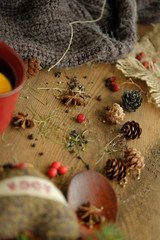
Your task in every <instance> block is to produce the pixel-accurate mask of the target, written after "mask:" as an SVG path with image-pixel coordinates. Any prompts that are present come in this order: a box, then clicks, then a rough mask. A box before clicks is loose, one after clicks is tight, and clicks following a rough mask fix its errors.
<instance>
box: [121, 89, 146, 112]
mask: <svg viewBox="0 0 160 240" xmlns="http://www.w3.org/2000/svg"><path fill="white" fill-rule="evenodd" d="M142 100H143V99H142V94H141V92H140V91H138V90H133V91H126V92H124V93H123V95H122V102H123V103H122V105H123V107H124V108H125V109H127V110H128V111H129V112H135V111H136V109H137V108H139V107H140V106H141V103H142Z"/></svg>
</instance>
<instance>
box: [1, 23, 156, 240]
mask: <svg viewBox="0 0 160 240" xmlns="http://www.w3.org/2000/svg"><path fill="white" fill-rule="evenodd" d="M142 29H143V33H144V32H145V29H144V27H142ZM56 71H58V69H56V70H53V71H50V72H48V71H47V70H46V69H45V70H42V71H41V72H40V73H39V74H38V75H37V76H36V77H34V78H32V79H28V80H27V82H26V84H25V86H24V88H23V90H22V92H21V94H20V96H19V99H18V103H17V106H16V110H15V113H17V112H18V111H21V112H24V113H29V115H30V117H33V115H34V117H35V118H36V119H40V118H46V117H48V116H51V115H52V116H54V117H53V119H54V127H53V128H52V130H51V131H49V132H48V134H47V137H48V138H49V139H48V138H45V137H44V136H43V137H40V135H39V133H40V131H39V128H38V124H36V127H35V128H33V129H26V130H23V129H15V128H14V127H13V126H12V125H10V126H9V127H8V129H7V130H6V131H5V133H4V135H3V136H1V139H0V158H1V164H4V163H8V162H12V161H16V162H17V163H20V162H29V163H33V164H34V166H35V167H36V168H38V169H39V170H40V171H42V172H43V173H45V174H46V173H47V171H48V168H49V166H50V165H51V163H52V162H53V161H57V160H58V161H60V162H61V164H62V165H66V166H67V167H68V168H69V171H68V173H67V174H66V175H64V176H57V177H56V178H54V179H53V180H52V181H54V183H55V184H57V186H58V187H59V188H60V189H62V190H63V191H66V189H67V186H68V183H69V181H70V180H71V178H72V177H73V176H74V175H75V174H77V173H79V172H80V171H83V170H86V168H85V165H84V164H83V162H82V161H81V160H79V159H77V158H76V157H74V155H73V154H71V153H69V152H68V149H67V148H66V146H65V141H64V139H65V138H66V137H67V136H68V134H69V132H70V131H71V130H74V129H76V130H77V131H80V132H81V131H83V130H86V129H87V132H86V137H87V139H88V140H89V143H88V145H87V147H86V150H85V151H84V152H81V153H80V154H81V156H82V158H83V160H84V161H85V162H86V163H87V164H89V165H90V169H91V170H94V171H97V172H100V173H102V174H104V170H103V169H104V166H105V162H106V160H107V159H108V158H109V157H110V155H105V157H104V158H103V159H102V160H101V161H100V163H99V164H97V165H96V162H97V160H98V159H99V154H100V153H102V152H103V150H104V146H105V144H106V143H107V142H109V141H110V140H111V139H113V137H115V136H116V135H117V134H118V133H119V130H120V126H119V125H116V126H110V125H109V124H108V123H107V122H105V123H103V120H104V119H105V114H104V112H105V107H106V106H107V105H110V104H113V103H115V102H117V103H120V104H121V96H122V94H123V92H124V91H125V90H130V89H137V88H136V87H135V86H134V85H127V84H124V81H125V77H124V76H123V74H122V73H121V72H119V71H118V70H117V69H116V68H115V66H114V65H107V64H104V63H99V64H92V65H90V66H80V67H77V68H75V69H66V70H60V71H61V77H60V78H56V77H55V76H54V73H55V72H56ZM113 75H116V76H117V77H118V83H119V84H120V86H121V90H120V91H119V92H115V93H113V92H111V91H110V90H109V89H108V88H106V87H105V81H104V80H105V79H106V78H108V77H111V76H113ZM66 76H68V77H70V78H72V77H74V76H76V77H77V78H78V79H79V80H80V82H81V83H82V84H83V85H84V86H85V88H86V93H87V94H89V95H90V96H91V98H87V99H86V102H88V104H87V105H86V106H85V107H83V106H79V107H72V106H71V107H68V108H67V107H66V106H64V105H63V104H62V103H61V101H60V99H58V98H57V95H59V94H61V93H60V92H58V91H53V90H50V91H47V90H37V89H36V88H40V87H49V88H55V87H58V88H65V89H66V88H67V82H68V81H69V80H68V79H67V78H66ZM84 76H87V78H84ZM136 82H137V83H138V84H139V85H140V86H141V87H142V88H143V90H144V91H145V92H147V87H146V85H145V83H143V82H141V81H138V80H137V81H136ZM55 94H56V97H55ZM99 95H101V97H102V101H100V102H99V101H97V100H96V98H97V96H99ZM143 97H144V101H143V103H142V106H141V108H139V109H138V110H137V111H136V112H134V113H129V112H126V116H125V121H131V120H135V121H136V122H139V124H140V126H141V128H142V130H143V132H142V136H141V138H140V139H138V140H135V141H129V146H131V147H136V148H137V149H139V150H140V151H141V153H142V155H144V157H145V164H146V167H145V168H144V170H143V171H142V176H141V180H140V181H137V180H136V178H135V175H134V174H133V175H131V176H129V177H128V180H129V183H128V185H127V186H126V188H125V189H123V188H121V187H120V186H119V185H118V184H117V182H111V184H112V186H113V188H114V190H115V192H116V194H117V196H118V200H119V217H118V224H119V226H120V227H121V230H122V231H124V232H125V233H126V234H127V235H128V236H129V238H130V239H131V240H133V239H136V240H142V239H145V240H154V239H156V240H158V239H160V238H159V236H160V228H159V226H160V210H159V209H160V195H159V191H160V187H159V180H160V179H159V175H158V173H159V162H158V161H157V160H156V159H154V158H153V157H152V155H149V153H150V152H151V150H150V149H151V148H152V147H153V146H154V145H155V144H156V143H158V141H159V138H160V137H159V136H160V127H159V120H160V110H159V109H157V108H156V107H155V106H154V105H153V104H150V103H148V102H147V99H146V97H145V96H143ZM66 109H69V111H70V112H69V113H66ZM32 112H34V114H33V113H32ZM79 113H84V114H85V115H86V119H87V120H86V122H85V123H82V124H79V123H77V122H76V121H75V119H76V116H77V114H79ZM31 133H33V134H34V136H35V138H37V139H38V140H35V138H34V140H29V139H28V135H29V134H31ZM33 143H36V147H35V148H33V147H31V144H33ZM40 152H43V153H44V154H43V155H42V156H40V155H39V153H40ZM114 156H116V155H112V157H114ZM119 157H123V154H121V153H120V154H119ZM152 164H154V166H152Z"/></svg>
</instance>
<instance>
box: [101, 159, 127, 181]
mask: <svg viewBox="0 0 160 240" xmlns="http://www.w3.org/2000/svg"><path fill="white" fill-rule="evenodd" d="M104 169H105V173H106V176H107V177H108V178H109V179H111V180H112V179H117V180H118V181H120V180H122V179H123V178H125V177H126V166H125V165H124V164H123V162H122V160H121V159H119V158H115V159H108V160H107V162H106V166H105V168H104Z"/></svg>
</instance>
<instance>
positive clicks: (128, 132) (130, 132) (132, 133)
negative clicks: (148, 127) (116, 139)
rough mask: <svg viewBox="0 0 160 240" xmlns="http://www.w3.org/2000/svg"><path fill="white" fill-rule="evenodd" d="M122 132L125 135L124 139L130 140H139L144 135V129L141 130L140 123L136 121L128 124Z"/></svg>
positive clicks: (123, 127)
mask: <svg viewBox="0 0 160 240" xmlns="http://www.w3.org/2000/svg"><path fill="white" fill-rule="evenodd" d="M121 132H122V133H123V135H124V137H125V138H126V139H127V140H129V139H132V140H134V139H135V138H139V137H140V135H141V133H142V128H140V126H139V123H137V122H135V121H131V122H126V123H125V124H124V125H123V126H122V128H121Z"/></svg>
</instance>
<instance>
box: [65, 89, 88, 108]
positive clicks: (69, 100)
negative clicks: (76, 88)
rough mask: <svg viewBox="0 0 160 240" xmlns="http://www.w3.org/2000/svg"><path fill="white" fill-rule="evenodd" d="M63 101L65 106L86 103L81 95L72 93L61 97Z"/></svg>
mask: <svg viewBox="0 0 160 240" xmlns="http://www.w3.org/2000/svg"><path fill="white" fill-rule="evenodd" d="M61 100H62V101H63V102H64V103H65V105H67V106H68V105H71V104H72V105H74V106H76V105H77V106H79V105H82V104H83V103H84V99H83V98H82V97H81V96H80V95H79V93H75V92H72V91H69V93H68V94H65V95H63V96H62V97H61Z"/></svg>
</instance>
